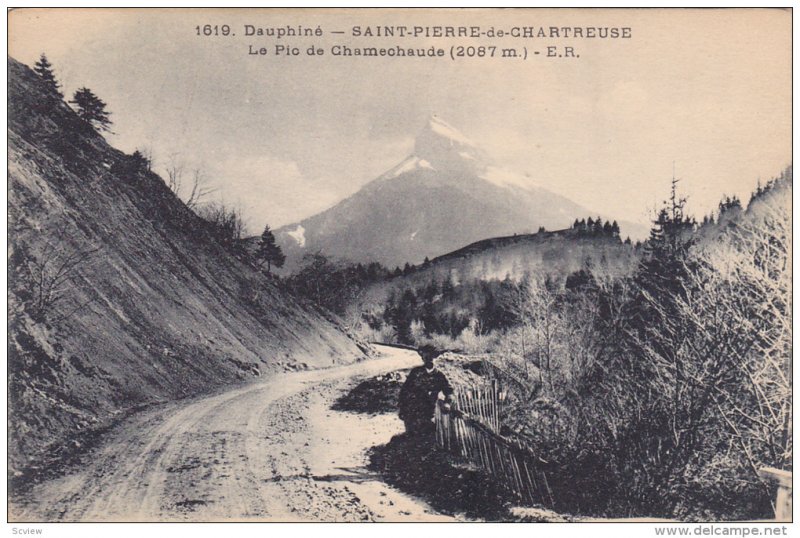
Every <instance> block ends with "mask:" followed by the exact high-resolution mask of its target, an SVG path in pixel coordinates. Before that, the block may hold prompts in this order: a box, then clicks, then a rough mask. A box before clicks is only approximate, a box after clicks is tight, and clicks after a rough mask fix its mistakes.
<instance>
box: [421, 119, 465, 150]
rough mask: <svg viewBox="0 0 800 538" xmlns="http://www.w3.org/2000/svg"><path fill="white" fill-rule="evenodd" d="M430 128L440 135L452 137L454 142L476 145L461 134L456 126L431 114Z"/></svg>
mask: <svg viewBox="0 0 800 538" xmlns="http://www.w3.org/2000/svg"><path fill="white" fill-rule="evenodd" d="M428 128H429V129H430V130H431V131H433V132H435V133H436V134H438V135H439V136H442V137H444V138H448V139H450V140H451V141H453V142H454V143H458V144H461V145H465V146H474V145H475V144H474V143H473V142H472V140H470V139H469V138H467V137H466V136H464V135H463V134H461V133H460V132H459V131H458V130H457V129H456V128H455V127H453V126H452V125H450V124H449V123H447V122H446V121H444V120H443V119H441V118H439V117H437V116H431V118H430V119H429V120H428Z"/></svg>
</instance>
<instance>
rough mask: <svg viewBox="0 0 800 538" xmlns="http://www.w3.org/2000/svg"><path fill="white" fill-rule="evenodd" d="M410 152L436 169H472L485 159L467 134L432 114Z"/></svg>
mask: <svg viewBox="0 0 800 538" xmlns="http://www.w3.org/2000/svg"><path fill="white" fill-rule="evenodd" d="M414 155H415V156H416V157H417V158H419V159H421V160H423V161H426V162H428V163H430V164H431V165H432V166H433V167H434V168H436V169H437V170H455V171H466V170H470V171H476V170H479V169H482V168H484V167H485V160H486V159H485V156H484V154H483V152H482V151H481V150H480V149H478V147H477V146H476V145H475V144H474V143H473V142H472V141H471V140H470V139H469V138H467V137H466V136H465V135H463V134H462V133H461V132H460V131H459V130H458V129H456V128H455V127H453V126H452V125H450V124H449V123H447V122H446V121H444V120H443V119H442V118H440V117H439V116H436V115H433V116H431V117H430V118H428V121H427V123H426V125H425V127H424V128H423V129H422V131H421V132H420V133H419V134H418V135H417V138H416V140H415V142H414Z"/></svg>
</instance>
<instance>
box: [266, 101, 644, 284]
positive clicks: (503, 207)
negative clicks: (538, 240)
mask: <svg viewBox="0 0 800 538" xmlns="http://www.w3.org/2000/svg"><path fill="white" fill-rule="evenodd" d="M590 214H594V213H593V212H591V211H589V210H588V209H586V208H583V207H581V206H579V205H578V204H575V203H574V202H572V201H570V200H568V199H566V198H564V197H563V196H560V195H557V194H555V193H553V192H550V191H548V190H547V189H545V188H542V187H540V186H536V184H535V181H533V179H532V178H529V177H522V176H518V175H516V174H514V173H512V172H509V171H508V170H504V169H502V168H499V167H497V166H495V165H493V164H492V163H491V161H490V160H489V158H488V157H486V155H485V154H484V153H483V152H482V151H481V150H480V148H477V147H476V146H475V145H474V144H472V142H470V141H469V139H467V138H466V137H465V136H464V135H463V134H461V133H459V132H458V131H456V130H455V129H454V128H453V127H451V126H450V125H448V124H447V123H445V122H444V121H442V120H441V119H438V118H436V117H433V118H431V119H430V121H429V122H428V124H427V125H426V127H425V128H424V129H423V130H422V131H421V132H420V133H419V135H418V137H417V139H416V143H415V148H414V153H413V154H412V155H411V156H409V157H408V158H407V159H405V160H404V161H403V162H401V163H400V164H399V165H397V166H396V167H395V168H393V169H391V170H389V171H388V172H386V173H385V174H383V175H382V176H380V177H379V178H377V179H376V180H374V181H372V182H371V183H369V184H367V185H366V186H365V187H364V188H362V189H361V190H360V191H358V192H357V193H356V194H354V195H353V196H351V197H349V198H347V199H346V200H343V201H342V202H340V203H339V204H337V205H335V206H334V207H332V208H330V209H328V210H327V211H324V212H322V213H320V214H318V215H315V216H313V217H310V218H308V219H305V220H303V221H301V222H299V223H297V224H293V225H289V226H284V227H283V228H280V229H279V230H277V233H276V237H277V238H278V241H279V243H280V245H281V247H282V248H283V250H284V252H285V253H286V254H287V258H288V259H287V270H292V269H294V268H296V267H297V264H298V263H299V261H300V259H301V258H302V256H303V255H304V254H305V253H309V252H312V253H313V252H316V251H318V250H320V251H322V252H323V253H324V254H326V255H328V256H333V257H336V258H341V259H346V260H350V261H353V262H370V261H378V262H380V263H382V264H384V265H387V266H390V267H394V266H396V265H400V266H402V265H403V264H405V263H406V262H409V263H412V264H417V263H420V262H422V260H423V259H424V258H426V257H429V258H433V257H435V256H439V255H442V254H444V253H446V252H450V251H453V250H455V249H457V248H460V247H462V246H464V245H467V244H470V243H472V242H474V241H478V240H481V239H485V238H489V237H498V236H504V235H511V234H514V233H527V232H533V231H535V230H537V229H538V228H539V227H540V226H544V227H545V228H548V229H558V228H566V227H567V226H569V225H570V224H571V223H572V221H573V220H574V219H575V218H576V217H585V216H586V215H590ZM634 227H635V226H634ZM636 231H637V232H638V230H636ZM623 233H625V234H628V233H631V232H630V231H628V230H623Z"/></svg>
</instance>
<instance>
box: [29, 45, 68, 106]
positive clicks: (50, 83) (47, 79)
mask: <svg viewBox="0 0 800 538" xmlns="http://www.w3.org/2000/svg"><path fill="white" fill-rule="evenodd" d="M33 70H34V71H36V74H37V75H39V78H41V79H42V83H43V84H44V86H45V88H47V91H48V92H50V93H51V94H53V96H58V98H59V99H62V98H63V97H64V95H63V94H62V93H61V90H60V89H59V88H60V86H61V85H60V84H59V83H58V81H57V80H56V76H55V74H54V73H53V65H52V64H51V63H50V61H49V60H48V59H47V56H45V54H44V53H42V55H41V56H40V57H39V61H38V62H36V63H35V64H34V66H33Z"/></svg>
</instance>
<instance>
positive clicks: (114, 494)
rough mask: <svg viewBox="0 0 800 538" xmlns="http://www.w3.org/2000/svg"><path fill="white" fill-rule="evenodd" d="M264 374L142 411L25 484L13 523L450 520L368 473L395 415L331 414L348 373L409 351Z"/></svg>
mask: <svg viewBox="0 0 800 538" xmlns="http://www.w3.org/2000/svg"><path fill="white" fill-rule="evenodd" d="M381 351H382V354H383V355H382V357H381V358H378V359H374V360H370V361H365V362H361V363H356V364H351V365H348V366H342V367H336V368H331V369H327V370H316V371H307V372H296V373H284V374H278V375H275V376H273V377H271V378H269V379H267V380H265V381H263V382H258V383H254V384H250V385H246V386H243V387H239V388H236V389H233V390H230V391H228V392H224V393H221V394H217V395H213V396H208V397H205V398H199V399H195V400H192V401H184V402H174V403H171V404H169V405H166V406H163V407H160V408H158V409H151V410H148V411H145V412H142V413H140V414H137V415H135V416H133V417H131V418H130V419H128V420H126V421H125V422H123V423H122V424H120V425H119V426H118V427H116V428H115V429H114V430H112V431H111V432H110V433H109V434H108V436H107V438H106V439H105V440H104V442H103V443H102V444H101V445H100V446H99V447H98V448H96V449H94V450H93V451H92V452H91V453H90V454H89V455H88V457H87V461H86V462H85V464H84V465H83V466H81V467H80V468H78V469H76V470H72V471H70V472H69V473H68V474H66V475H65V476H62V477H60V478H57V479H53V480H49V481H46V482H43V483H41V484H38V485H36V486H34V487H32V488H31V489H30V490H29V491H28V492H26V494H25V496H24V497H23V498H21V499H20V500H18V501H15V502H14V503H12V504H11V506H10V509H9V518H10V520H11V521H26V522H41V521H232V520H234V521H235V520H252V519H257V520H270V521H297V520H306V521H379V520H389V521H403V520H435V519H446V518H444V517H443V516H440V515H438V514H435V513H434V512H433V511H432V510H431V509H430V507H428V506H427V505H425V504H424V503H422V502H421V501H419V500H417V499H414V498H412V497H409V496H407V495H405V494H403V493H401V492H399V491H397V490H394V489H393V488H391V487H389V486H387V485H386V484H384V483H383V482H381V481H380V478H379V477H378V476H376V475H374V474H372V473H370V472H369V471H367V470H366V468H365V464H366V455H365V451H366V449H367V448H369V447H370V446H374V445H376V444H380V443H385V442H387V441H388V440H389V439H390V438H391V436H392V435H394V434H396V433H398V432H399V431H401V430H402V424H401V423H400V422H399V420H398V419H397V418H396V417H394V416H392V415H382V416H377V417H370V416H365V415H354V414H350V413H340V412H334V411H331V410H330V404H331V402H332V401H333V400H334V399H335V398H336V396H338V395H339V394H341V393H342V391H344V390H346V389H347V387H349V386H351V385H352V383H353V380H354V378H359V377H365V376H373V375H377V374H380V373H384V372H389V371H393V370H398V369H404V368H408V367H411V366H414V365H417V364H419V356H418V355H417V354H416V353H415V352H411V351H406V350H401V349H393V348H381Z"/></svg>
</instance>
